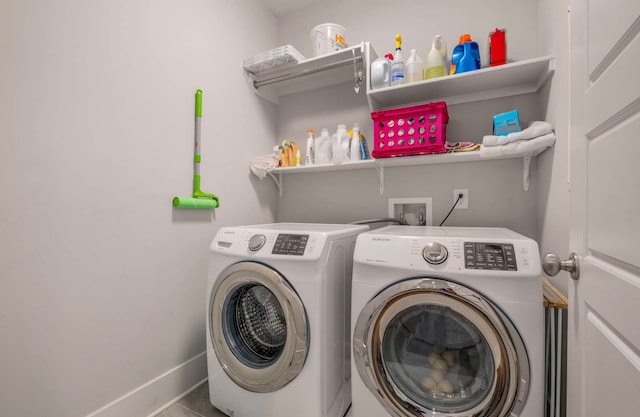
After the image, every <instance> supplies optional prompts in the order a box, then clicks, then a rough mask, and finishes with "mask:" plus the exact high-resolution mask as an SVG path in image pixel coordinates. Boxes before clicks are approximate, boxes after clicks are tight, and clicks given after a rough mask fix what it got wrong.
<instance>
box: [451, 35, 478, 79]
mask: <svg viewBox="0 0 640 417" xmlns="http://www.w3.org/2000/svg"><path fill="white" fill-rule="evenodd" d="M477 69H480V48H478V44H477V43H476V42H473V41H472V40H471V35H469V34H468V33H465V34H464V35H462V36H460V42H459V43H458V44H457V45H456V47H455V48H453V53H452V54H451V75H453V74H460V73H463V72H467V71H473V70H477Z"/></svg>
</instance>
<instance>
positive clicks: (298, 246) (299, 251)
mask: <svg viewBox="0 0 640 417" xmlns="http://www.w3.org/2000/svg"><path fill="white" fill-rule="evenodd" d="M308 241H309V235H293V234H286V233H281V234H279V235H278V238H277V239H276V243H275V244H274V245H273V251H272V252H271V253H272V254H274V255H299V256H302V255H304V250H305V248H306V247H307V242H308Z"/></svg>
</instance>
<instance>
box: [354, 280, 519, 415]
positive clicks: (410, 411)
mask: <svg viewBox="0 0 640 417" xmlns="http://www.w3.org/2000/svg"><path fill="white" fill-rule="evenodd" d="M353 353H354V356H353V360H354V361H355V363H356V368H357V369H358V373H359V374H360V377H361V378H362V380H363V381H364V383H365V384H366V385H367V387H368V388H369V389H370V390H371V391H372V392H373V393H374V394H375V396H376V397H377V398H378V399H379V400H380V401H381V403H382V404H383V405H384V406H385V408H387V410H389V411H390V412H391V414H392V415H399V416H431V415H438V416H458V417H462V416H464V417H471V416H483V417H489V416H491V417H498V416H508V415H510V414H511V413H514V414H515V415H518V414H519V410H520V409H521V408H522V407H523V405H524V402H525V399H526V396H527V392H528V382H529V360H528V357H527V352H526V350H525V346H524V343H523V341H522V339H521V337H520V335H519V334H518V332H517V330H516V329H515V327H514V326H513V324H512V323H511V321H510V320H509V319H508V318H507V317H506V316H505V315H504V313H502V311H501V310H500V309H499V308H497V307H496V306H495V305H494V304H493V303H491V302H490V301H489V300H487V299H486V298H484V297H483V296H482V295H481V294H479V293H477V292H475V291H473V290H471V289H469V288H467V287H465V286H462V285H460V284H457V283H454V282H450V281H446V280H442V279H435V278H428V277H420V278H413V279H409V280H405V281H401V282H398V283H396V284H393V285H391V286H389V287H387V288H386V289H384V290H383V291H381V292H380V293H379V294H378V295H377V296H376V297H374V298H373V299H372V300H370V301H369V303H368V304H367V305H366V306H365V307H364V308H363V310H362V311H361V313H360V315H359V317H358V320H357V322H356V326H355V329H354V334H353Z"/></svg>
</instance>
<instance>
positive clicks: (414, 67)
mask: <svg viewBox="0 0 640 417" xmlns="http://www.w3.org/2000/svg"><path fill="white" fill-rule="evenodd" d="M422 69H423V62H422V59H421V58H420V56H419V55H418V53H417V52H416V50H415V49H412V50H411V53H410V54H409V58H408V59H407V82H408V83H412V82H414V81H422V80H423V75H422Z"/></svg>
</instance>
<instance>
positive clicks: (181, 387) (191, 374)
mask: <svg viewBox="0 0 640 417" xmlns="http://www.w3.org/2000/svg"><path fill="white" fill-rule="evenodd" d="M206 379H207V352H202V353H201V354H199V355H198V356H195V357H193V358H191V359H189V360H188V361H186V362H184V363H182V364H180V365H178V366H176V367H175V368H173V369H170V370H169V371H167V372H165V373H164V374H162V375H160V376H159V377H157V378H154V379H152V380H151V381H149V382H147V383H145V384H143V385H141V386H140V387H138V388H136V389H134V390H132V391H130V392H128V393H126V394H125V395H123V396H122V397H120V398H118V399H116V400H114V401H112V402H111V403H109V404H107V405H105V406H104V407H101V408H100V409H98V410H96V411H94V412H92V413H91V414H89V415H87V416H86V417H140V416H149V417H151V416H154V415H156V414H157V413H159V412H160V411H162V410H163V409H165V408H167V407H168V406H170V405H171V404H173V403H174V402H176V401H178V400H180V399H181V398H182V397H184V396H185V395H186V394H188V393H189V392H190V391H192V390H193V389H194V388H196V387H197V386H199V385H200V384H201V383H202V382H204V381H205V380H206Z"/></svg>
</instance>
